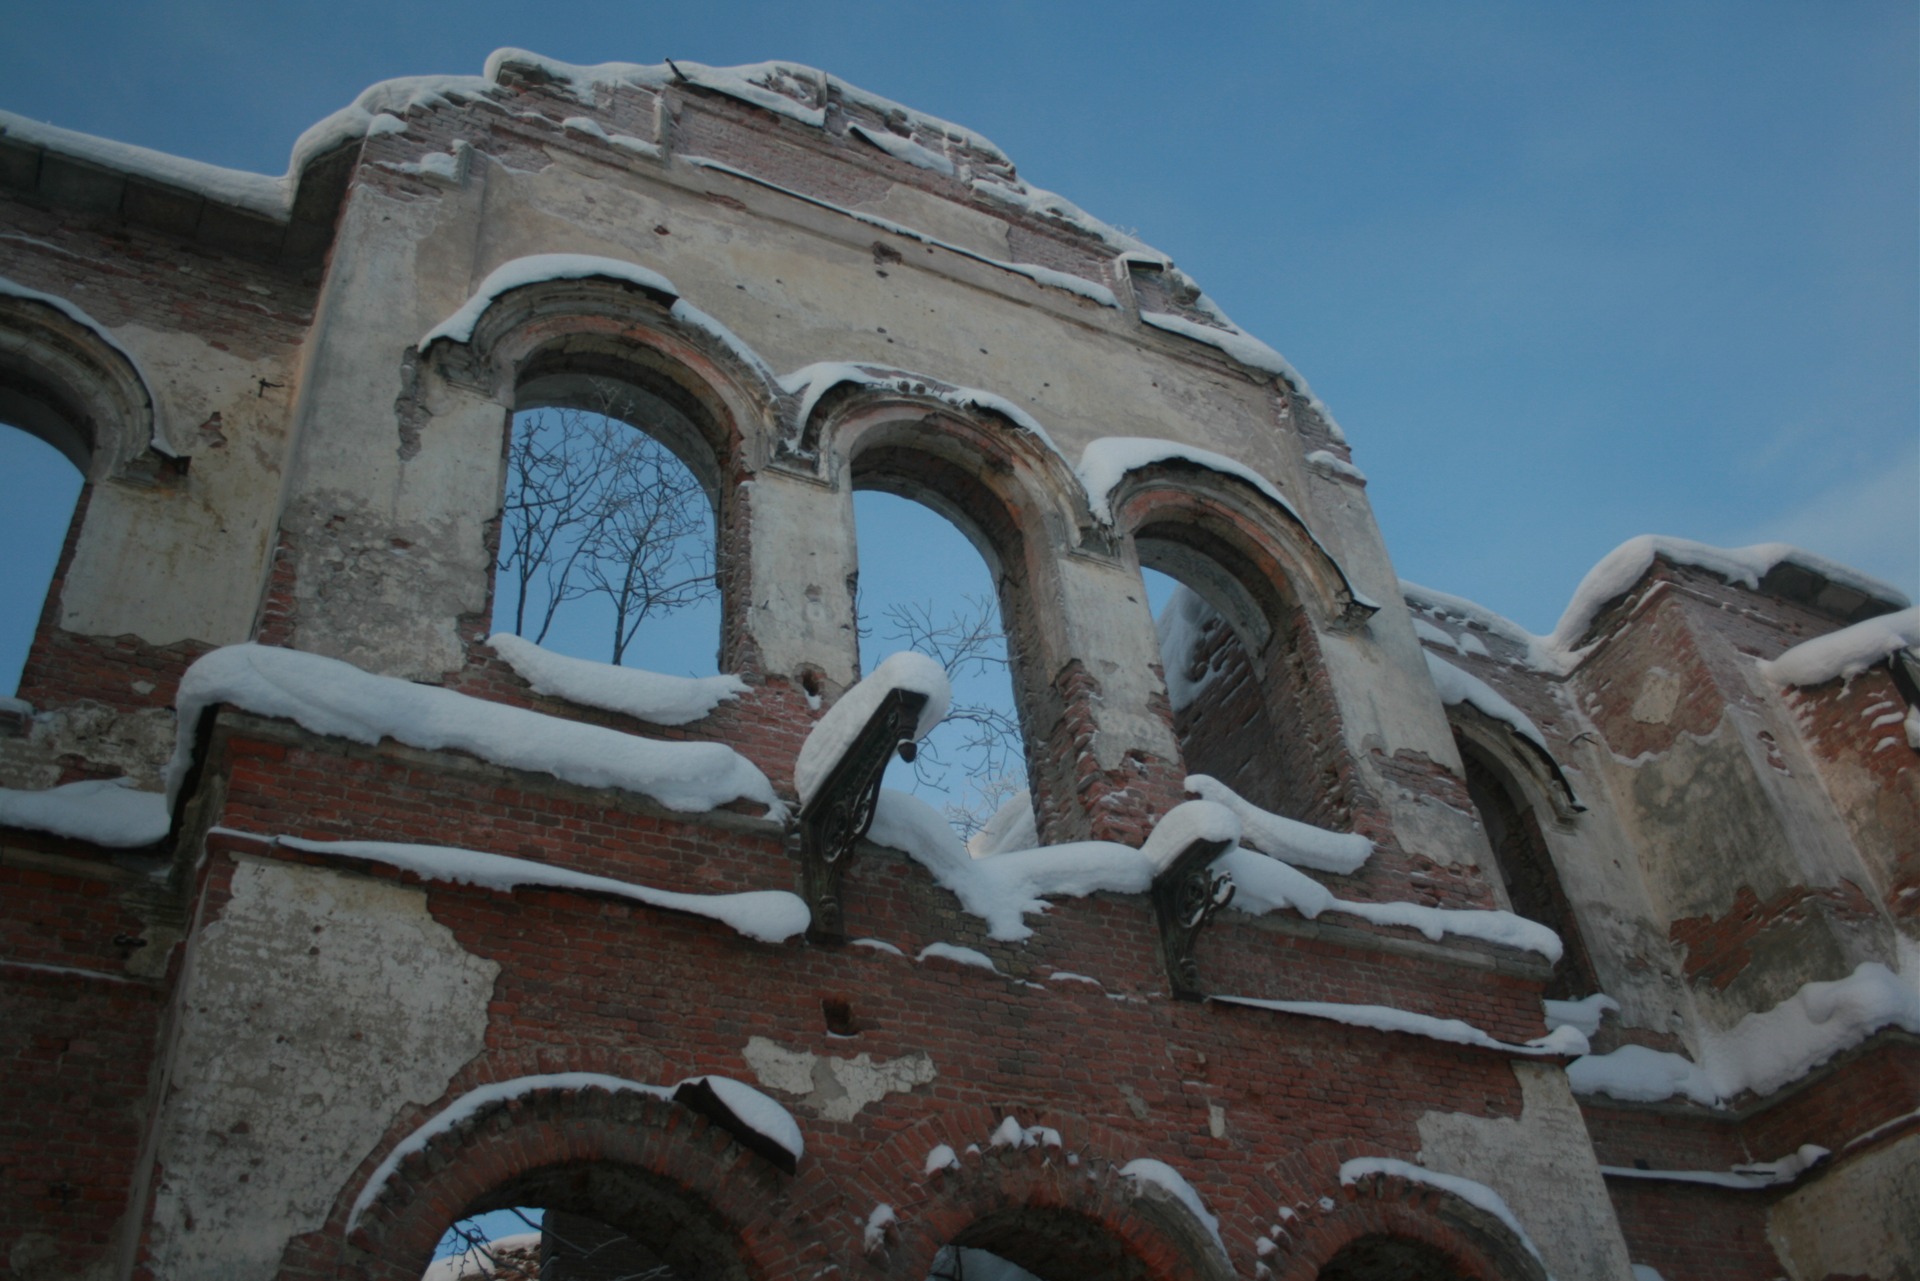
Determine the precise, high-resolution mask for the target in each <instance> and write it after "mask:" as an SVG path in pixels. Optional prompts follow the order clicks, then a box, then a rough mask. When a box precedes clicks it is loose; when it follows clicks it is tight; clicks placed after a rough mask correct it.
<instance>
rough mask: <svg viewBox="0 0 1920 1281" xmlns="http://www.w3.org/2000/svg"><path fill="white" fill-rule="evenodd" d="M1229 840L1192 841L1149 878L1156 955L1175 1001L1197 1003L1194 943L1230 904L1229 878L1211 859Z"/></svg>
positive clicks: (1200, 994)
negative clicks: (1156, 936)
mask: <svg viewBox="0 0 1920 1281" xmlns="http://www.w3.org/2000/svg"><path fill="white" fill-rule="evenodd" d="M1232 844H1233V842H1231V841H1194V842H1193V843H1192V844H1190V845H1188V846H1187V848H1186V849H1184V850H1181V851H1180V853H1179V855H1178V856H1177V857H1176V858H1175V859H1174V860H1173V862H1171V863H1169V864H1168V865H1167V866H1166V867H1165V868H1164V869H1163V870H1162V871H1161V872H1160V874H1159V875H1157V876H1155V877H1154V878H1153V911H1154V915H1155V916H1156V917H1158V918H1159V921H1160V956H1161V959H1162V960H1164V961H1165V962H1166V965H1167V982H1168V983H1169V984H1170V985H1171V986H1172V988H1173V995H1174V997H1175V999H1177V1000H1181V1001H1198V1000H1201V999H1203V998H1204V997H1205V996H1206V993H1204V992H1202V991H1201V990H1200V970H1199V967H1198V966H1197V965H1196V964H1195V963H1194V960H1193V949H1194V944H1195V943H1196V942H1198V941H1199V938H1200V931H1201V930H1204V929H1205V928H1207V922H1209V921H1211V920H1212V919H1213V918H1214V916H1215V915H1216V914H1217V913H1218V912H1219V911H1220V909H1221V908H1223V907H1225V906H1226V905H1227V904H1229V903H1231V902H1233V891H1234V885H1233V877H1232V876H1230V875H1229V874H1227V873H1226V872H1215V871H1214V870H1213V861H1214V860H1215V859H1217V858H1219V857H1220V856H1221V855H1222V854H1224V853H1226V852H1227V850H1228V849H1229V848H1230V847H1231V846H1232Z"/></svg>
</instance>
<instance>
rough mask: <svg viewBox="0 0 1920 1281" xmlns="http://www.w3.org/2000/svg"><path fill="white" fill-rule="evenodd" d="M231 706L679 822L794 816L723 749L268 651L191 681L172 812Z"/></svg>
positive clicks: (763, 780)
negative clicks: (636, 799)
mask: <svg viewBox="0 0 1920 1281" xmlns="http://www.w3.org/2000/svg"><path fill="white" fill-rule="evenodd" d="M215 703H231V704H233V705H234V706H236V707H239V708H242V709H244V710H246V711H249V712H253V713H255V714H256V715H260V716H273V717H281V718H284V719H287V720H292V721H295V722H297V723H298V724H300V725H301V726H303V727H304V728H306V729H308V730H311V731H312V732H313V733H315V734H326V735H330V736H333V737H336V738H345V739H348V740H351V741H353V742H356V743H366V744H375V743H378V742H379V741H380V740H381V739H383V738H392V739H394V740H396V741H397V742H401V743H405V744H407V745H408V746H409V747H418V748H421V749H423V750H425V751H440V750H446V749H452V750H457V751H464V752H471V753H472V754H473V755H475V756H478V757H480V758H481V759H483V760H489V761H492V762H494V763H495V764H498V765H505V766H508V767H509V768H512V769H524V770H537V771H539V772H541V773H545V774H551V775H553V776H554V777H556V778H561V779H565V780H566V781H567V782H569V783H576V784H579V785H580V786H582V787H616V788H619V789H621V790H623V791H629V792H635V793H638V794H640V795H642V796H647V797H650V798H651V799H653V800H655V801H658V802H659V803H660V804H661V805H664V806H666V807H667V808H668V809H671V810H680V811H683V812H700V811H705V810H711V809H714V808H716V807H718V806H721V805H725V804H726V803H727V802H729V801H734V800H748V801H757V802H759V803H761V804H763V805H765V806H766V807H767V817H769V818H771V819H775V820H780V819H783V818H784V817H785V815H786V808H785V806H783V805H782V804H781V803H780V798H779V797H778V796H777V795H776V794H775V793H774V790H773V784H771V783H769V782H768V781H767V776H766V775H764V774H762V773H761V772H760V771H759V770H758V769H757V768H755V766H754V765H753V763H752V762H751V761H749V760H747V758H746V757H744V756H742V755H740V754H739V753H738V752H736V751H734V750H733V749H732V748H730V747H727V746H726V745H725V744H722V743H676V742H659V741H655V740H652V739H644V738H635V737H634V736H632V735H630V734H621V733H618V732H616V731H614V730H610V729H602V728H601V727H599V726H597V725H579V724H575V723H573V722H571V721H564V720H561V719H559V718H557V717H553V716H543V715H541V714H540V713H538V712H530V711H526V710H524V709H521V708H518V707H507V706H504V705H502V704H499V703H489V702H486V701H484V700H482V699H478V698H471V697H469V696H467V695H465V694H459V693H455V692H454V691H452V690H447V689H439V688H436V687H434V686H431V685H417V684H415V683H413V682H411V681H404V680H399V679H396V678H394V677H391V676H375V675H372V674H371V673H368V672H364V671H361V670H360V669H359V668H357V667H355V666H353V665H352V664H350V663H343V662H341V661H339V660H338V659H332V658H322V657H321V656H320V655H318V654H306V653H302V652H300V651H298V650H291V649H277V648H273V647H271V646H265V645H253V644H248V645H229V646H227V647H225V648H223V649H216V650H213V651H212V652H210V653H208V654H206V655H204V656H203V657H201V658H200V659H199V661H197V662H195V663H194V664H193V666H191V667H189V668H188V669H187V673H186V675H185V676H184V677H182V678H181V681H180V692H179V696H178V698H177V699H176V702H175V706H176V707H177V708H178V709H179V722H180V725H179V736H178V738H177V740H176V742H175V745H174V752H173V759H172V760H171V761H170V762H169V763H168V765H167V796H168V800H169V803H171V801H172V799H173V798H174V796H175V795H176V794H177V793H178V791H179V788H180V784H181V782H182V781H183V780H184V779H185V777H186V772H187V768H188V766H189V765H190V764H191V762H192V756H193V743H194V736H195V731H196V727H197V726H198V723H199V719H200V713H201V712H202V711H203V710H204V709H206V708H208V707H210V706H212V705H213V704H215Z"/></svg>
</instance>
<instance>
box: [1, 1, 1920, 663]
mask: <svg viewBox="0 0 1920 1281" xmlns="http://www.w3.org/2000/svg"><path fill="white" fill-rule="evenodd" d="M15 9H16V12H14V13H13V14H11V15H10V16H9V19H8V24H7V25H8V32H9V38H8V40H6V41H5V42H4V46H3V47H0V107H5V108H6V109H9V110H13V111H17V112H21V113H22V114H26V115H30V116H33V117H36V118H39V119H43V120H48V121H51V122H53V123H55V124H59V125H64V126H67V127H70V128H76V129H82V130H86V131H89V132H93V133H98V134H103V135H106V136H109V137H114V138H119V139H122V140H125V141H129V142H136V143H140V144H143V145H147V146H152V147H157V148H160V149H163V150H167V151H171V152H175V153H178V154H181V155H186V156H192V157H194V158H197V159H202V160H207V161H212V162H215V163H219V164H225V165H231V166H235V167H239V168H246V169H253V170H259V171H266V172H272V173H278V172H280V171H282V170H283V169H284V168H285V165H286V159H287V154H288V150H289V148H290V147H291V145H292V142H293V140H294V138H295V137H296V136H297V135H298V134H299V132H300V131H301V130H302V129H303V128H305V127H306V126H307V125H308V124H310V123H312V122H313V121H314V120H316V119H318V118H320V117H321V116H323V115H325V114H326V113H328V112H330V111H332V110H334V109H335V108H337V107H339V106H341V105H344V104H345V103H346V102H347V101H349V100H350V99H351V98H352V97H353V95H354V94H355V93H356V92H357V91H358V90H359V89H360V88H362V87H363V86H365V85H366V84H368V83H370V82H372V81H374V80H378V79H381V78H385V77H389V76H395V75H405V74H417V73H430V72H461V73H472V72H477V71H478V70H479V69H480V66H481V64H482V62H483V60H484V59H485V57H486V55H487V54H488V53H489V52H490V51H491V50H492V49H494V48H496V47H499V46H503V45H514V46H519V47H523V48H528V49H532V50H535V51H538V52H541V53H546V54H550V55H552V56H555V57H559V58H564V59H567V60H571V61H577V62H595V61H602V60H608V59H617V60H624V61H643V62H655V61H658V60H660V59H661V58H663V57H675V58H690V59H694V60H697V61H702V62H708V63H737V62H746V61H754V60H759V59H764V58H786V59H792V60H795V61H800V62H805V63H810V64H812V65H816V66H820V67H823V68H826V69H827V70H830V71H832V72H834V73H835V74H837V75H839V76H841V77H843V78H845V79H848V80H851V81H853V82H855V83H857V84H860V85H863V86H865V87H867V88H869V89H872V90H874V91H876V92H879V93H882V94H885V95H887V96H890V97H893V98H897V99H899V100H901V101H903V102H906V103H909V104H912V105H913V106H916V107H919V108H921V109H923V110H926V111H930V112H933V113H935V114H938V115H942V116H946V117H947V118H949V119H952V120H955V121H957V122H960V123H963V124H965V125H967V126H969V127H971V128H974V129H976V130H978V131H979V132H982V133H984V134H986V135H987V136H989V137H991V138H993V139H994V140H995V141H997V142H998V143H999V144H1000V145H1001V146H1002V147H1004V148H1005V149H1006V150H1007V151H1008V152H1009V153H1010V154H1011V155H1012V156H1013V157H1014V159H1015V160H1016V162H1018V164H1019V165H1020V168H1021V172H1022V174H1023V175H1024V176H1026V177H1027V178H1028V179H1029V180H1031V181H1033V182H1036V183H1038V184H1039V185H1041V186H1045V187H1050V188H1053V189H1055V190H1058V191H1060V192H1062V193H1063V194H1065V195H1067V196H1068V197H1070V198H1071V199H1073V200H1075V201H1077V202H1078V203H1080V204H1081V205H1082V206H1084V207H1085V208H1087V209H1088V210H1090V211H1091V212H1093V213H1094V214H1096V215H1097V216H1099V217H1102V218H1105V219H1106V220H1108V221H1110V222H1113V223H1116V224H1119V225H1121V226H1124V227H1127V228H1129V229H1132V230H1135V231H1137V232H1138V234H1139V235H1140V236H1141V237H1142V238H1144V239H1146V240H1147V241H1149V242H1150V243H1152V244H1154V245H1156V246H1157V247H1159V248H1161V249H1162V250H1165V251H1166V252H1168V253H1170V254H1172V255H1173V256H1174V258H1175V259H1176V260H1177V261H1179V262H1180V264H1181V265H1182V266H1183V267H1185V268H1186V269H1187V270H1188V271H1189V272H1191V273H1192V274H1193V275H1194V276H1195V277H1196V278H1197V279H1198V280H1199V281H1200V282H1201V284H1202V285H1203V286H1204V287H1206V288H1207V289H1208V291H1209V292H1210V293H1211V294H1212V295H1213V297H1214V298H1215V299H1216V300H1217V301H1218V302H1220V304H1221V305H1222V306H1224V307H1225V308H1226V310H1227V311H1228V312H1229V313H1231V314H1232V315H1233V316H1234V318H1235V319H1236V320H1237V321H1238V322H1239V323H1240V324H1242V325H1243V326H1244V327H1246V328H1248V329H1250V330H1251V331H1253V332H1254V333H1256V334H1258V335H1260V336H1261V337H1262V338H1264V339H1266V340H1267V341H1268V342H1270V343H1272V344H1273V345H1274V346H1275V347H1278V348H1279V349H1280V350H1281V351H1282V352H1284V353H1286V355H1287V356H1288V357H1289V358H1290V359H1292V361H1293V362H1294V363H1295V364H1296V365H1297V366H1299V367H1300V369H1301V370H1302V371H1303V372H1304V373H1305V375H1306V376H1307V378H1308V379H1309V380H1310V381H1311V382H1312V383H1313V386H1314V389H1315V390H1316V391H1317V392H1318V393H1319V394H1320V395H1321V396H1322V397H1323V398H1324V399H1325V400H1326V401H1327V402H1328V403H1329V404H1330V405H1331V407H1332V408H1333V411H1334V413H1335V414H1336V415H1337V416H1338V418H1339V419H1340V421H1341V423H1342V424H1343V425H1344V427H1345V428H1346V431H1347V433H1348V435H1349V437H1350V438H1351V439H1352V442H1353V445H1354V452H1355V460H1356V462H1357V463H1358V464H1359V465H1360V466H1361V467H1362V468H1363V469H1364V470H1365V471H1366V472H1367V474H1368V475H1369V477H1370V478H1371V481H1372V485H1371V491H1370V493H1371V497H1372V501H1373V503H1374V506H1375V510H1376V513H1377V515H1378V517H1379V520H1380V523H1381V525H1382V526H1383V528H1384V530H1385V532H1386V537H1387V542H1388V546H1389V547H1390V549H1391V550H1392V553H1393V556H1394V559H1395V562H1396V565H1397V567H1398V569H1399V571H1400V572H1401V574H1402V575H1404V576H1405V577H1407V578H1409V579H1412V580H1414V581H1417V582H1421V583H1425V584H1427V585H1429V586H1432V587H1438V588H1442V589H1445V590H1449V591H1453V592H1456V593H1459V594H1461V595H1465V596H1469V597H1472V598H1474V599H1477V600H1479V601H1481V602H1482V603H1484V604H1486V605H1488V606H1490V607H1492V608H1494V609H1496V610H1499V611H1500V612H1502V613H1505V614H1507V615H1509V616H1511V617H1513V618H1514V619H1516V620H1517V621H1519V622H1520V623H1522V624H1523V625H1525V626H1527V627H1530V628H1532V629H1533V630H1535V631H1544V630H1547V629H1549V628H1550V627H1551V626H1552V624H1553V622H1554V621H1555V619H1556V618H1557V616H1558V614H1559V612H1560V609H1561V607H1562V606H1563V605H1564V604H1565V602H1566V599H1567V597H1568V595H1569V594H1570V593H1571V591H1572V589H1573V587H1574V585H1575V583H1576V582H1577V581H1578V580H1579V578H1580V576H1581V575H1582V574H1583V573H1584V572H1585V571H1586V569H1587V568H1588V567H1589V566H1590V565H1592V563H1593V562H1594V561H1595V560H1597V559H1598V558H1599V557H1600V556H1602V555H1603V554H1604V553H1606V552H1607V551H1608V550H1610V549H1611V548H1612V547H1614V546H1615V545H1617V544H1618V543H1619V542H1621V541H1622V540H1624V539H1626V538H1628V537H1631V536H1632V535H1635V534H1639V533H1663V534H1675V535H1681V536H1685V537H1691V538H1697V539H1700V540H1703V541H1707V542H1713V543H1719V544H1727V545H1738V544H1743V543H1748V542H1755V541H1761V540H1769V539H1785V540H1789V541H1793V542H1797V543H1800V544H1802V545H1804V546H1806V547H1808V548H1810V549H1812V550H1814V551H1818V552H1821V553H1823V554H1826V555H1829V556H1832V557H1834V558H1836V559H1840V560H1843V561H1846V562H1848V563H1851V564H1854V565H1856V566H1857V567H1859V568H1861V569H1864V570H1866V571H1868V572H1870V573H1873V574H1876V575H1878V576H1879V577H1881V578H1884V579H1887V580H1889V581H1891V582H1893V583H1894V584H1895V585H1896V586H1897V587H1899V588H1901V589H1902V590H1904V591H1906V592H1907V593H1908V594H1909V595H1916V594H1920V425H1917V424H1920V369H1917V364H1920V361H1917V357H1916V352H1917V351H1920V267H1917V266H1916V246H1917V245H1920V225H1917V224H1920V214H1917V213H1916V208H1917V197H1916V189H1917V188H1920V138H1917V137H1916V121H1917V120H1920V89H1917V88H1916V78H1917V70H1916V64H1917V63H1920V52H1917V50H1920V30H1917V29H1916V12H1917V11H1916V7H1915V6H1913V5H1912V4H1911V3H1873V2H1871V0H1849V2H1848V3H1845V4H1811V3H1769V2H1767V0H1748V2H1744V3H1737V4H1715V3H1689V4H1685V5H1673V4H1669V3H1651V4H1634V3H1613V4H1608V5H1604V6H1602V5H1565V4H1537V3H1513V4H1504V3H1472V2H1465V3H1448V4H1374V3H1366V2H1364V0H1362V2H1346V3H1337V4H1336V3H1325V4H1321V3H1309V4H1264V5H1245V6H1236V5H1206V4H1201V5H1194V4H1191V3H1189V4H1182V5H1172V4H1156V3H1107V4H1102V5H1098V6H1095V5H1083V4H1065V3H1061V4H1039V3H1016V2H1012V0H1008V2H1005V3H985V4H976V5H964V6H961V5H940V4H932V3H923V4H919V5H913V6H903V5H893V4H888V5H882V4H878V3H867V4H863V3H839V4H836V3H832V2H830V0H825V2H821V3H814V4H809V5H805V6H801V5H793V4H790V3H777V4H775V3H733V4H728V3H709V4H703V5H695V6H684V5H683V6H665V5H637V4H621V5H614V4H602V3H593V2H590V0H588V2H581V3H573V4H569V5H566V6H549V5H531V4H506V3H488V2H486V0H468V2H466V3H461V4H459V5H450V4H442V3H432V2H428V0H417V2H415V3H410V4H407V5H393V4H391V3H382V4H377V5H376V4H368V3H357V2H350V3H334V4H329V5H326V6H290V5H260V4H257V3H256V4H248V5H241V4H233V3H224V2H222V3H215V2H211V0H210V2H207V3H198V4H190V3H177V4H148V5H128V4H118V5H112V4H97V3H84V2H77V0H76V2H72V3H68V4H65V5H63V6H59V7H58V9H57V11H56V9H55V6H48V5H37V6H24V5H22V6H15ZM8 487H9V488H10V489H12V488H13V484H12V482H11V480H9V482H8Z"/></svg>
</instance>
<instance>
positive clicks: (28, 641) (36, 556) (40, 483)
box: [0, 402, 83, 694]
mask: <svg viewBox="0 0 1920 1281" xmlns="http://www.w3.org/2000/svg"><path fill="white" fill-rule="evenodd" d="M0 403H4V402H0ZM0 476H4V477H5V478H6V479H5V482H4V494H5V498H4V501H0V547H4V548H5V549H6V554H5V555H4V556H0V693H6V694H11V693H13V692H14V691H15V690H16V689H18V688H19V684H20V674H21V669H22V668H23V667H24V666H25V665H26V661H27V651H28V649H29V648H31V646H32V644H33V633H34V628H35V625H36V624H37V623H38V622H39V621H40V612H41V606H42V605H43V603H44V602H45V601H46V597H47V591H48V589H49V588H50V587H51V586H52V583H53V577H54V573H55V571H56V569H57V568H58V566H59V561H60V548H61V546H62V544H63V542H64V541H65V539H66V537H67V531H68V526H69V525H70V524H71V523H72V521H73V509H74V503H75V502H76V500H77V499H78V498H79V496H80V487H81V484H82V482H83V477H82V476H81V473H80V470H79V468H77V467H76V466H75V465H74V463H73V461H72V460H71V459H70V458H69V457H68V456H67V455H66V454H65V453H64V452H63V451H62V450H60V449H58V448H56V447H55V446H54V445H53V444H51V443H49V442H48V441H45V440H42V439H40V438H39V437H38V436H37V435H30V434H29V433H27V432H26V431H24V430H20V429H17V428H15V427H13V426H10V425H7V424H5V423H4V421H0Z"/></svg>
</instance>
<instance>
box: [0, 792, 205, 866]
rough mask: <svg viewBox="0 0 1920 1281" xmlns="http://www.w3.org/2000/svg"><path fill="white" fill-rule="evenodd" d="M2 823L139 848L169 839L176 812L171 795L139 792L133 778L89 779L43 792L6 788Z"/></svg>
mask: <svg viewBox="0 0 1920 1281" xmlns="http://www.w3.org/2000/svg"><path fill="white" fill-rule="evenodd" d="M0 827H17V828H23V829H25V830H27V831H30V832H50V833H52V834H53V835H55V836H65V837H70V838H72V839H73V840H77V841H88V842H90V843H92V844H94V845H105V846H109V847H111V848H114V849H133V848H137V847H139V846H142V845H152V844H153V843H154V842H155V841H158V840H161V839H162V838H164V837H165V836H166V834H167V832H168V830H169V829H170V828H171V827H172V815H171V812H170V811H169V809H168V807H167V798H166V797H164V796H162V795H160V793H158V792H138V791H135V790H134V787H133V780H132V779H130V778H106V779H83V780H81V781H80V782H77V783H64V784H62V785H60V786H59V787H50V788H47V789H46V790H45V791H39V792H29V791H16V790H14V789H13V788H7V787H0Z"/></svg>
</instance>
